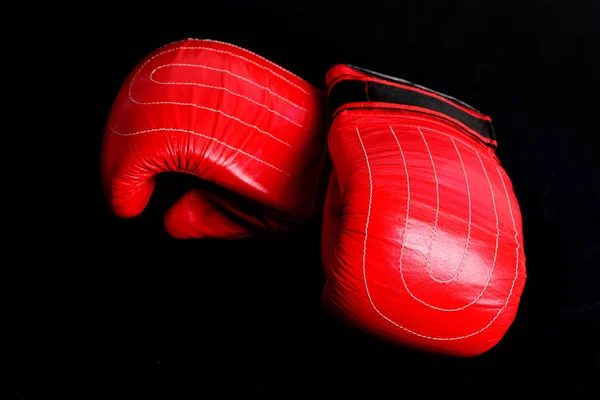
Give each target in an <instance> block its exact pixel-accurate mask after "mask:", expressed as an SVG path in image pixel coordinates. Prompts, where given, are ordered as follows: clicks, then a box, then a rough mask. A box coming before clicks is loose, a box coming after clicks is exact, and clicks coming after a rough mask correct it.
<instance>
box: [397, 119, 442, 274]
mask: <svg viewBox="0 0 600 400" xmlns="http://www.w3.org/2000/svg"><path fill="white" fill-rule="evenodd" d="M417 130H418V131H419V133H420V134H421V138H422V139H423V143H424V144H425V149H427V154H428V155H429V161H430V162H431V168H432V169H433V179H434V181H435V222H434V223H433V231H432V232H431V239H430V241H429V248H428V249H427V257H426V258H425V266H426V267H427V273H428V274H429V276H430V277H431V279H433V280H434V281H436V282H439V283H447V282H450V281H451V280H452V279H450V280H448V281H443V280H441V279H437V278H436V277H434V276H433V273H432V272H431V266H430V265H429V262H430V259H431V249H432V248H433V244H434V243H435V234H436V233H437V226H438V221H439V216H440V184H439V181H438V176H437V170H436V169H435V163H434V162H433V156H432V155H431V151H430V150H429V144H428V143H427V139H425V135H423V132H422V131H421V129H420V128H417ZM406 176H407V177H408V172H407V175H406Z"/></svg>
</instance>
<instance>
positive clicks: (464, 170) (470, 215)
mask: <svg viewBox="0 0 600 400" xmlns="http://www.w3.org/2000/svg"><path fill="white" fill-rule="evenodd" d="M450 141H452V146H454V150H456V154H457V155H458V159H459V160H460V166H461V167H462V171H463V175H464V177H465V184H466V187H467V198H468V201H469V224H468V225H467V241H466V243H465V248H464V250H463V255H462V258H461V259H460V264H458V269H457V270H456V273H455V274H454V276H453V277H452V279H454V278H456V276H457V275H458V273H459V272H460V271H461V270H462V268H463V267H464V263H465V259H466V257H467V252H468V249H469V243H470V240H471V225H472V211H471V208H472V207H471V189H470V188H469V178H468V177H467V170H466V168H465V163H464V162H463V159H462V156H461V155H460V151H458V147H457V146H456V143H455V142H454V139H453V138H450Z"/></svg>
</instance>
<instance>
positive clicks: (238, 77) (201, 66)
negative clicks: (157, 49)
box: [152, 47, 307, 112]
mask: <svg viewBox="0 0 600 400" xmlns="http://www.w3.org/2000/svg"><path fill="white" fill-rule="evenodd" d="M185 48H186V49H190V48H191V47H185ZM174 50H178V49H174ZM161 54H162V53H161ZM169 65H174V66H178V67H194V68H203V69H207V70H209V71H215V72H221V73H223V74H227V75H230V76H233V77H234V78H237V79H239V80H242V81H244V82H247V83H249V84H251V85H253V86H256V87H257V88H259V89H261V90H264V91H267V92H269V94H270V95H272V96H275V97H277V98H278V99H281V100H283V101H285V102H287V103H289V104H290V105H291V106H293V107H296V108H298V109H300V110H302V111H305V112H306V111H307V110H306V108H304V107H302V106H301V105H299V104H296V103H294V102H293V101H291V100H290V99H288V98H286V97H283V96H281V95H279V94H277V93H275V92H274V91H272V90H271V89H269V88H268V87H266V86H263V85H261V84H259V83H257V82H254V81H253V80H252V79H248V78H246V77H244V76H241V75H238V74H234V73H233V72H231V71H228V70H226V69H222V68H215V67H209V66H208V65H202V64H185V63H172V64H164V65H161V66H160V67H157V68H155V69H154V71H156V70H157V69H159V68H164V67H166V66H169ZM154 71H152V74H153V73H154Z"/></svg>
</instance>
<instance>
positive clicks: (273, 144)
mask: <svg viewBox="0 0 600 400" xmlns="http://www.w3.org/2000/svg"><path fill="white" fill-rule="evenodd" d="M322 101H323V93H321V92H320V91H319V90H318V89H316V88H314V87H313V86H311V85H310V84H308V83H307V82H305V81H304V80H302V79H300V78H299V77H297V76H296V75H294V74H292V73H290V72H288V71H287V70H285V69H283V68H282V67H279V66H277V65H275V64H274V63H272V62H270V61H268V60H266V59H264V58H262V57H260V56H258V55H256V54H254V53H252V52H250V51H248V50H245V49H242V48H240V47H237V46H234V45H231V44H227V43H222V42H216V41H211V40H195V39H188V40H184V41H179V42H175V43H172V44H169V45H166V46H164V47H162V48H160V49H158V50H156V51H154V52H153V53H152V54H150V55H149V56H148V57H146V59H144V60H142V61H141V62H140V63H139V65H138V66H137V67H136V68H135V69H134V71H132V72H131V74H130V76H129V77H128V78H127V80H126V81H125V82H124V83H123V86H122V88H121V90H120V91H119V93H118V95H117V98H116V100H115V102H114V105H113V108H112V110H111V113H110V116H109V119H108V122H107V125H106V132H105V136H104V142H103V151H102V160H101V161H102V184H103V188H104V192H105V195H106V198H107V200H108V203H109V204H110V206H111V209H112V210H113V212H114V213H115V214H116V215H118V216H120V217H124V218H128V217H134V216H136V215H138V214H140V213H141V212H142V210H143V209H144V208H145V207H146V205H147V203H148V200H149V198H150V196H151V194H152V191H153V189H154V182H155V177H156V175H157V174H159V173H163V172H184V173H189V174H192V175H195V176H197V177H198V178H200V179H203V180H206V181H210V182H212V183H215V184H217V185H219V186H220V187H222V188H224V189H226V190H227V191H229V192H231V193H235V194H236V196H238V197H237V198H238V199H247V200H248V203H255V204H258V205H260V207H262V208H261V210H268V211H265V213H266V214H267V215H258V214H260V212H256V213H254V212H245V211H243V208H242V207H239V206H238V204H237V203H235V202H233V201H232V200H230V199H228V198H224V197H223V196H219V195H216V194H214V193H210V192H207V191H206V190H203V189H196V190H193V191H191V192H189V193H187V194H185V195H184V196H182V197H181V199H180V200H179V201H177V202H176V203H175V204H174V205H173V206H172V207H171V208H170V209H169V211H168V212H167V214H166V216H165V226H166V229H167V231H168V232H169V233H170V234H171V235H172V236H174V237H178V238H200V237H219V238H227V237H228V238H233V237H244V236H248V235H250V232H249V230H248V228H247V226H248V225H251V226H256V227H259V228H260V229H266V230H279V229H282V230H283V229H286V226H285V225H286V224H284V223H283V222H282V221H279V220H278V218H279V217H281V218H282V220H283V219H290V220H304V219H307V218H309V217H311V216H312V214H313V206H314V205H313V202H314V194H315V192H316V188H317V185H318V181H319V178H320V174H321V164H322V161H323V156H324V152H325V149H324V146H325V143H324V139H325V133H324V129H323V128H324V127H323V120H324V117H323V113H322V112H321V103H322ZM271 214H272V215H271Z"/></svg>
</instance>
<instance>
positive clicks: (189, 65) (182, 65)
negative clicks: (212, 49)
mask: <svg viewBox="0 0 600 400" xmlns="http://www.w3.org/2000/svg"><path fill="white" fill-rule="evenodd" d="M166 67H198V68H204V67H206V66H205V65H195V64H164V65H161V66H160V67H156V68H154V70H153V71H152V72H151V73H150V80H151V81H152V82H154V83H156V84H158V85H182V86H198V87H203V88H207V89H216V90H223V91H225V92H227V93H229V94H230V95H232V96H236V97H240V98H242V99H244V100H247V101H249V102H251V103H252V104H254V105H257V106H259V107H263V108H265V109H266V110H267V111H269V112H270V113H273V114H275V115H277V116H278V117H281V118H283V119H285V120H286V121H288V122H289V123H292V124H294V125H296V126H298V127H300V128H304V127H303V126H302V124H299V123H298V122H296V121H293V120H291V119H289V118H288V117H286V116H285V115H283V114H280V113H278V112H277V111H275V110H273V109H272V108H269V106H267V105H266V104H262V103H259V102H258V101H256V100H252V99H251V98H249V97H247V96H244V95H243V94H239V93H236V92H234V91H232V90H229V89H227V88H225V87H223V86H214V85H206V84H204V83H197V82H161V81H157V80H156V79H154V73H155V72H156V71H157V70H159V69H161V68H166ZM207 68H210V67H207ZM210 69H217V68H210ZM220 71H221V72H224V73H229V74H231V75H234V76H237V75H235V74H233V73H231V72H229V71H227V70H220ZM240 78H243V77H240ZM244 79H245V78H244Z"/></svg>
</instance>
